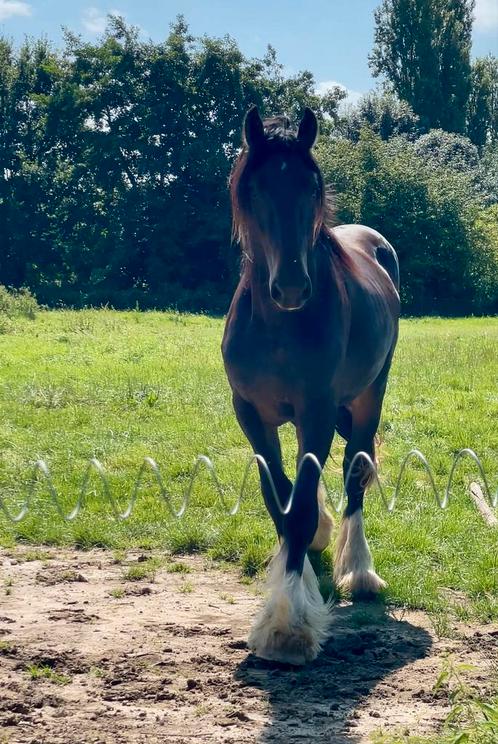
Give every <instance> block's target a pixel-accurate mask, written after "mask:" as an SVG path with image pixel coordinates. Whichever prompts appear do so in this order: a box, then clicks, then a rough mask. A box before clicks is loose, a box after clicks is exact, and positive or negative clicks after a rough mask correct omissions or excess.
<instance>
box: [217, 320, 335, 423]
mask: <svg viewBox="0 0 498 744" xmlns="http://www.w3.org/2000/svg"><path fill="white" fill-rule="evenodd" d="M324 353H325V350H324V349H323V348H321V347H320V345H319V344H317V343H315V344H313V343H310V342H309V340H308V341H307V342H306V341H303V342H301V343H298V342H296V341H294V340H292V341H289V340H286V339H279V338H278V337H266V336H261V335H260V336H259V337H256V336H253V335H251V334H248V335H246V336H245V337H242V338H236V339H235V338H234V339H233V340H232V341H231V342H229V343H228V344H227V346H226V348H225V349H224V356H225V366H226V368H227V373H228V377H229V380H230V383H231V384H232V387H234V388H235V389H236V390H237V392H238V393H239V394H240V395H242V396H243V397H244V398H245V399H247V400H256V399H258V400H259V401H260V400H261V399H264V400H265V402H266V404H267V405H268V404H273V405H275V406H276V407H277V408H278V409H280V408H281V407H282V404H287V403H289V404H294V403H296V402H297V400H298V399H302V398H306V397H307V396H308V395H311V394H312V393H313V392H315V393H316V392H317V390H318V389H319V388H320V387H323V388H325V387H327V386H329V385H330V376H331V375H330V373H331V365H330V364H329V365H324V364H323V359H324Z"/></svg>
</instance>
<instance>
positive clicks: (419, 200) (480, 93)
mask: <svg viewBox="0 0 498 744" xmlns="http://www.w3.org/2000/svg"><path fill="white" fill-rule="evenodd" d="M424 7H427V8H429V7H430V8H431V12H433V13H434V14H435V13H436V11H437V12H440V13H441V16H440V21H439V25H438V24H437V23H435V22H434V29H435V31H434V33H433V38H432V45H433V47H434V55H436V57H437V59H438V60H439V63H438V65H426V66H425V67H424V70H422V69H421V63H422V61H423V60H425V57H424V55H425V54H426V51H427V49H426V46H425V47H424V46H421V47H420V48H419V46H417V44H418V43H419V42H418V41H417V38H418V36H417V34H419V35H420V34H421V33H422V32H424V33H425V31H424V29H422V28H420V27H419V24H420V18H421V17H422V16H423V18H424V19H425V16H424V15H423V14H422V16H420V13H421V12H422V10H423V9H424ZM471 7H472V3H471V2H469V1H466V2H464V1H461V2H456V0H444V1H443V0H385V1H384V2H383V3H382V5H381V6H380V8H379V9H378V11H377V13H376V17H375V22H376V41H375V47H374V50H373V52H372V55H371V65H372V69H373V71H374V73H375V74H379V75H382V76H383V77H384V78H385V80H384V83H383V85H382V86H381V87H380V88H379V89H378V90H377V91H375V92H372V93H370V94H368V95H366V96H364V97H363V99H362V100H361V101H360V103H359V104H358V105H357V106H354V107H351V106H350V107H344V104H343V103H341V101H342V100H343V98H344V97H345V93H344V91H343V90H342V89H341V88H340V87H334V88H332V89H331V90H329V91H328V92H327V93H326V94H325V95H318V94H317V92H316V83H315V80H314V78H313V75H312V74H311V73H310V72H308V71H304V72H301V73H299V74H297V75H291V76H289V75H286V74H285V73H284V71H283V67H282V65H280V63H279V62H278V59H277V55H276V52H275V50H274V49H273V48H272V47H269V48H268V51H267V53H266V55H265V56H264V58H263V59H248V58H246V57H245V56H244V55H243V54H242V53H241V51H240V49H239V48H238V46H237V44H236V42H235V41H234V40H233V39H231V38H228V37H225V38H222V39H216V38H208V37H202V38H194V37H193V36H192V35H191V34H190V32H189V29H188V27H187V24H186V23H185V21H184V19H183V18H178V19H177V20H176V22H175V23H174V24H173V25H172V28H171V32H170V34H169V35H168V37H167V38H166V39H165V41H163V42H160V43H153V42H152V41H147V40H144V39H142V38H141V37H140V34H139V33H138V31H137V30H136V29H134V28H133V27H130V26H128V25H127V24H126V23H125V22H124V20H123V19H121V18H119V17H110V19H109V25H108V28H107V31H106V33H105V34H104V36H103V37H102V39H100V40H99V41H98V43H90V42H87V41H84V40H83V39H81V38H80V37H79V36H76V35H74V34H72V33H70V32H66V35H65V46H64V49H63V50H57V49H54V48H53V47H52V45H51V44H50V43H48V42H47V41H46V40H43V39H40V40H32V41H31V40H30V41H26V42H25V43H24V44H23V45H21V46H20V47H19V48H16V47H15V46H14V45H13V44H12V43H11V42H10V41H9V40H8V39H6V38H2V39H0V163H1V164H2V167H1V168H0V284H4V285H7V286H13V287H21V286H26V287H29V288H30V289H31V290H32V291H33V292H34V293H35V294H36V296H37V297H38V299H39V300H40V301H41V302H43V303H46V304H49V305H51V306H56V305H58V304H69V305H73V306H82V305H87V304H93V305H100V304H105V303H109V304H111V305H113V306H115V307H122V308H124V307H134V306H136V305H137V304H138V305H139V306H140V307H178V308H180V309H192V310H206V311H213V312H223V311H225V310H226V308H227V304H228V301H229V298H230V296H231V292H232V289H233V286H234V283H235V281H236V277H237V273H238V251H237V250H236V249H235V248H231V246H230V207H229V202H228V194H227V179H228V176H229V173H230V169H231V165H232V163H233V160H234V157H235V156H236V153H237V150H238V147H239V146H240V130H241V123H242V119H243V115H244V113H245V111H246V110H247V108H248V107H249V105H250V104H253V103H256V104H257V105H258V106H259V107H260V110H261V111H262V112H263V113H265V114H266V115H271V114H274V113H278V112H285V113H287V114H288V115H289V117H290V118H291V119H292V120H297V119H298V117H299V116H300V114H301V112H302V110H303V108H304V107H305V106H310V107H311V108H313V109H314V110H315V111H316V112H317V115H318V117H319V119H320V122H321V135H320V140H319V143H318V147H317V155H318V158H319V160H320V164H321V166H322V169H323V172H324V175H325V177H326V180H327V182H328V183H329V184H330V185H331V187H332V189H333V191H334V193H335V200H336V205H337V215H338V220H344V221H361V222H365V223H366V224H370V225H371V226H372V227H376V228H377V229H380V230H381V231H382V232H383V233H384V234H385V235H386V236H387V237H388V238H389V239H390V240H391V241H392V242H393V244H394V245H395V246H396V248H397V249H398V251H399V253H400V257H401V264H402V274H403V300H404V306H405V310H406V311H407V312H412V313H427V312H447V313H463V312H471V311H472V312H495V311H496V310H497V309H498V278H497V277H498V270H497V269H498V207H497V205H498V157H497V148H496V141H497V138H498V114H497V110H498V105H497V101H498V66H497V61H496V59H494V58H492V57H488V58H485V59H482V60H475V61H474V62H473V63H471V62H470V30H469V29H471V24H472V17H471ZM414 9H418V10H417V12H418V13H419V15H417V14H416V13H415V12H413V11H414ZM408 11H410V12H408ZM443 11H444V12H443ZM450 11H451V12H452V13H453V15H451V13H450ZM463 11H465V12H463ZM448 13H450V15H448ZM396 14H398V20H397V21H396V22H395V20H396ZM403 14H404V15H403ZM435 17H436V16H435V15H434V16H433V17H432V19H433V21H434V18H435ZM403 19H404V20H403ZM410 19H411V21H410ZM417 19H418V20H417ZM410 22H411V23H412V27H411V29H410V27H409V23H410ZM424 22H425V21H424ZM436 31H437V33H436ZM397 34H398V36H397ZM399 34H403V38H404V40H405V41H404V43H398V41H399V38H398V37H399ZM407 39H411V40H412V42H413V45H414V46H413V48H410V47H409V46H408V45H407V43H406V40H407ZM423 43H424V44H425V45H426V44H427V41H426V40H425V41H424V42H423ZM420 44H422V42H420ZM438 45H439V46H438ZM403 55H406V58H405V57H404V56H403ZM417 55H418V57H417ZM452 55H453V56H452ZM407 59H409V60H411V62H412V63H413V67H412V68H411V71H410V70H408V71H407V70H406V69H405V68H406V64H407ZM443 62H444V64H443ZM444 65H446V67H447V69H446V68H445V67H444ZM400 70H403V75H402V76H401V77H400V76H399V75H398V77H397V74H398V73H399V71H400ZM430 74H432V75H433V76H434V75H435V74H437V75H439V82H438V83H437V85H436V83H434V84H432V85H431V84H430V81H429V79H428V78H427V76H429V75H430ZM424 75H425V76H426V78H427V79H426V78H424V79H422V77H423V76H424ZM459 75H460V77H459ZM410 76H411V77H410ZM398 78H399V79H398ZM401 78H402V79H401ZM462 80H465V84H463V83H462ZM427 96H430V101H428V100H426V99H427ZM462 112H463V113H462Z"/></svg>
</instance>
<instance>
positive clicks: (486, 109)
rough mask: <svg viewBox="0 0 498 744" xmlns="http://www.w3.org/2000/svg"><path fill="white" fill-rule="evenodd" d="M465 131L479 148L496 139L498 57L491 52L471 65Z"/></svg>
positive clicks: (497, 120)
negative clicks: (470, 84) (470, 83)
mask: <svg viewBox="0 0 498 744" xmlns="http://www.w3.org/2000/svg"><path fill="white" fill-rule="evenodd" d="M467 133H468V136H469V137H470V139H471V140H472V142H474V143H475V144H476V145H477V147H479V148H483V147H484V146H485V145H486V143H488V142H496V141H497V140H498V59H497V58H496V57H493V56H492V55H491V54H490V55H488V56H487V57H484V58H481V59H476V60H475V62H474V63H473V65H472V86H471V93H470V97H469V103H468V123H467Z"/></svg>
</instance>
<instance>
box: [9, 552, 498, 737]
mask: <svg viewBox="0 0 498 744" xmlns="http://www.w3.org/2000/svg"><path fill="white" fill-rule="evenodd" d="M41 550H43V554H42V555H40V552H39V551H38V552H37V553H35V554H33V549H32V548H31V549H29V550H28V549H27V548H26V549H21V548H19V549H16V550H14V551H7V550H3V551H0V565H1V567H2V568H1V580H0V592H1V594H0V732H1V734H0V741H1V742H9V743H12V744H13V743H14V742H31V744H35V742H50V744H58V743H62V742H64V744H76V743H77V742H78V743H79V742H81V743H82V744H83V743H84V744H88V743H90V742H113V743H114V742H144V743H145V742H147V744H149V743H150V744H154V743H155V742H173V743H174V744H180V743H184V744H187V743H188V744H190V743H191V742H195V741H199V742H227V743H228V742H234V743H235V742H237V743H238V744H239V743H242V744H246V743H248V742H285V743H287V742H311V741H313V742H314V743H315V742H329V743H330V742H334V743H335V744H346V743H348V744H353V743H354V744H356V743H358V742H368V741H370V737H371V735H372V733H373V732H375V731H378V730H384V731H394V730H396V729H402V730H403V729H409V730H410V731H411V732H413V733H420V734H422V733H428V732H431V731H434V730H437V728H438V727H439V726H440V725H441V722H442V721H443V720H444V718H445V715H446V714H447V711H448V696H447V692H445V691H441V692H439V693H437V694H435V693H434V692H433V685H434V682H435V680H436V678H437V676H438V674H439V672H440V670H441V668H442V665H443V663H444V658H445V656H446V655H447V654H452V655H453V656H454V658H455V660H456V661H457V662H459V661H464V662H466V663H470V664H473V665H474V666H475V668H476V672H475V673H474V675H473V683H474V684H475V685H476V686H479V687H480V689H481V691H485V690H486V687H487V685H488V680H489V679H490V674H491V672H492V667H493V665H496V663H497V661H498V658H497V656H498V654H497V647H498V626H489V625H488V626H483V627H482V628H478V627H469V626H466V627H464V626H462V627H460V628H458V629H456V631H455V633H454V634H453V636H452V638H451V639H448V638H445V639H438V638H437V637H436V636H435V634H434V631H433V629H432V627H431V623H430V622H429V620H428V618H427V617H426V616H425V615H423V614H422V613H414V612H407V613H405V614H403V613H402V612H401V611H396V612H394V613H393V612H391V613H390V612H387V611H385V610H383V609H382V608H381V607H378V606H377V608H376V609H374V610H371V609H367V608H366V607H365V606H361V605H354V606H352V605H346V604H345V605H341V606H337V607H335V608H334V609H333V611H332V619H333V629H332V634H331V639H330V641H329V643H328V644H327V646H326V648H325V650H324V652H323V653H322V655H321V656H320V658H319V659H317V661H315V662H314V663H313V664H310V665H309V666H308V667H306V668H299V669H298V668H292V667H284V666H279V665H277V664H273V663H270V662H265V661H262V660H260V659H256V658H255V657H253V656H252V655H250V654H248V651H247V649H246V646H245V638H246V636H247V632H248V629H249V626H250V623H251V620H252V618H253V617H254V615H255V613H256V611H257V609H258V607H259V605H260V603H261V595H260V592H258V591H257V587H256V586H255V585H252V586H247V585H244V584H243V583H241V582H240V580H239V577H238V575H237V574H236V572H235V571H232V570H228V569H226V568H223V570H221V569H220V568H216V567H215V566H214V565H213V564H210V563H209V562H208V561H206V560H205V559H202V558H196V557H194V558H193V557H188V558H182V563H184V564H187V565H188V566H189V567H190V570H191V572H190V573H187V574H181V573H174V572H172V563H169V564H166V565H163V566H162V567H160V568H159V569H158V570H157V573H156V575H155V577H154V580H153V581H151V580H150V577H149V578H148V579H145V580H142V581H127V580H125V579H124V574H125V572H126V571H127V570H128V569H129V566H130V565H133V564H137V565H138V564H139V563H140V562H141V561H143V559H144V556H142V555H140V554H139V553H132V552H130V553H128V554H127V556H126V561H125V564H123V563H122V562H121V563H116V562H115V561H113V555H112V553H109V552H105V551H92V552H75V551H69V550H64V551H61V550H57V551H56V550H51V549H48V550H47V549H45V548H43V549H40V551H41ZM33 558H37V559H35V560H33ZM43 670H44V671H43ZM37 674H42V675H46V676H37ZM2 737H3V738H2Z"/></svg>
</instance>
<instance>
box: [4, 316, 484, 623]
mask: <svg viewBox="0 0 498 744" xmlns="http://www.w3.org/2000/svg"><path fill="white" fill-rule="evenodd" d="M222 328H223V322H222V321H221V320H216V319H212V318H207V317H201V316H183V315H179V314H174V313H140V312H122V313H118V312H114V311H109V310H100V311H80V312H72V311H57V312H55V311H54V312H40V313H39V314H38V315H37V316H36V318H35V319H34V320H28V319H25V318H18V319H16V320H15V325H14V327H13V330H12V331H11V332H9V333H8V334H6V335H3V336H2V337H1V344H2V347H1V348H2V364H1V365H0V406H1V410H2V417H1V420H0V489H1V494H2V496H3V497H4V498H5V499H6V501H7V503H8V504H9V505H10V507H11V508H12V509H14V508H15V506H16V505H19V504H20V503H21V501H22V499H23V497H24V494H25V493H26V487H27V484H28V481H29V477H30V467H29V464H30V463H32V462H33V461H34V460H35V459H37V458H44V459H45V460H46V461H47V463H48V464H49V466H50V469H51V472H52V475H53V479H54V482H55V485H56V487H57V490H58V492H59V494H60V496H61V499H62V501H63V504H64V506H65V508H66V509H67V511H69V510H70V507H71V505H72V504H73V503H74V501H75V499H76V495H77V493H78V491H79V487H80V484H81V481H82V477H83V473H84V470H85V463H86V461H87V459H88V458H90V457H97V458H98V459H99V460H100V461H101V462H102V463H103V464H104V466H105V468H106V471H107V473H108V475H109V480H110V484H111V486H112V489H113V493H114V494H115V496H116V499H117V501H118V503H119V505H120V506H121V508H124V505H125V503H126V502H127V499H128V498H129V496H130V494H131V491H132V488H133V484H134V481H135V478H136V475H137V472H138V468H139V466H140V464H141V462H142V460H143V458H144V457H145V456H146V455H150V456H152V457H153V458H154V459H155V460H156V461H157V462H158V464H159V466H160V468H161V472H162V475H163V479H164V482H165V484H166V487H167V490H168V492H169V494H170V495H171V499H172V501H173V503H174V504H175V506H176V507H178V506H179V504H180V503H181V499H182V495H183V493H184V490H185V488H186V487H187V484H188V481H189V475H190V473H191V470H192V465H193V462H194V459H195V457H196V455H197V454H199V453H204V454H206V455H208V456H209V457H211V458H212V459H213V461H214V462H215V464H216V470H217V473H218V477H219V479H220V481H221V483H222V484H223V491H224V496H225V499H226V501H227V503H229V504H232V503H233V502H234V501H235V499H236V497H237V493H238V489H239V487H240V484H241V480H242V475H243V471H244V467H245V464H246V462H247V459H248V457H249V453H250V449H249V446H248V444H247V442H246V440H245V437H244V436H243V434H242V432H241V431H240V429H239V427H238V425H237V423H236V421H235V416H234V414H233V411H232V407H231V402H230V392H229V387H228V384H227V382H226V379H225V375H224V372H223V367H222V362H221V357H220V351H219V346H220V340H221V334H222ZM497 350H498V320H497V319H467V320H440V319H422V320H405V321H403V323H402V327H401V337H400V343H399V348H398V351H397V354H396V357H395V362H394V367H393V370H392V374H391V377H390V384H389V387H388V392H387V397H386V402H385V407H384V414H383V420H382V423H381V427H380V439H381V445H380V448H379V456H380V462H381V474H382V479H383V481H384V482H385V483H386V484H388V485H389V486H392V485H393V484H394V482H395V478H396V474H397V469H398V466H399V463H400V460H401V458H402V457H403V456H404V455H405V454H406V452H407V451H408V450H409V449H410V448H412V447H418V448H419V449H421V450H422V451H423V452H424V453H425V454H426V456H427V457H428V459H429V461H430V463H431V465H432V467H433V470H434V474H435V478H436V482H437V485H438V487H439V488H440V489H442V488H443V487H444V485H445V483H446V481H447V476H448V471H449V468H450V465H451V462H452V457H453V454H454V453H455V452H457V451H458V450H459V449H460V448H462V447H466V446H470V447H472V448H473V449H475V450H476V451H477V453H478V454H479V456H480V457H481V459H482V462H483V464H484V467H485V468H486V471H487V473H488V476H489V480H490V483H491V484H492V485H493V486H494V488H495V489H496V487H497V485H498V427H497V426H496V421H497V416H498V387H497V380H498V353H497ZM282 436H283V445H284V452H285V459H286V463H287V466H288V469H289V471H290V472H292V471H293V462H294V458H295V453H296V443H295V436H294V432H293V429H292V427H291V426H286V427H284V428H283V430H282ZM342 447H343V443H342V442H341V440H340V439H339V437H337V440H336V442H335V443H334V447H333V453H332V457H331V459H330V461H329V463H328V465H327V468H326V475H327V479H328V483H329V485H330V486H331V487H332V489H333V490H334V491H335V492H336V493H338V492H339V489H340V488H341V482H340V463H341V451H342ZM471 476H472V477H475V476H476V469H475V467H474V466H473V465H472V464H471V463H470V462H467V463H462V466H461V468H460V469H459V471H458V477H457V478H456V480H455V488H454V489H453V493H452V503H451V506H450V508H449V510H448V511H446V512H442V511H440V510H439V509H438V508H437V507H436V506H435V504H434V500H433V496H432V493H431V491H430V489H429V488H428V484H427V479H426V477H425V475H424V472H423V470H422V468H421V466H420V465H418V464H417V463H414V464H413V466H411V467H410V468H409V470H408V471H407V474H406V478H405V479H404V483H403V488H402V493H401V497H400V499H399V502H398V504H397V507H396V510H395V512H394V514H392V515H390V514H388V513H386V511H385V509H384V508H383V507H382V505H381V502H380V498H379V494H378V493H377V492H376V491H375V490H371V491H370V492H369V495H368V496H367V501H366V529H367V534H368V537H369V540H370V544H371V548H372V551H373V554H374V558H375V561H376V566H377V569H378V571H379V573H380V574H381V575H382V576H383V577H384V578H385V579H386V580H387V581H388V583H389V589H388V593H387V598H388V601H390V602H392V603H394V604H396V605H403V606H408V607H422V608H425V609H426V610H428V611H429V612H430V613H431V614H432V616H433V617H434V622H435V623H436V624H439V625H440V626H441V627H443V626H444V618H445V616H446V613H447V611H448V610H449V609H450V610H451V611H452V612H454V613H455V614H456V615H457V616H458V617H459V618H461V619H463V620H469V619H472V618H479V619H481V620H491V619H497V618H498V532H497V531H496V530H494V531H493V530H491V529H490V528H489V527H487V526H486V524H485V523H484V521H483V520H482V518H481V517H480V516H479V515H478V514H477V512H476V509H475V508H474V506H473V505H472V504H471V502H470V500H469V497H468V492H467V487H466V486H467V483H468V480H469V478H470V477H471ZM249 485H250V488H249V491H248V493H247V496H246V498H245V501H244V503H243V505H242V509H241V513H240V514H239V515H238V516H236V517H234V518H231V519H229V518H226V517H224V516H223V515H222V510H221V508H220V506H219V503H218V499H217V496H216V491H215V489H214V488H213V485H212V483H211V481H210V479H209V476H208V474H207V473H205V472H203V474H202V475H201V477H200V478H199V480H198V481H197V484H196V486H195V488H194V492H193V496H192V502H191V504H190V506H189V508H188V511H187V515H186V516H185V518H184V519H182V520H179V521H177V520H174V519H173V518H172V517H171V516H170V515H169V512H168V510H167V508H166V506H165V505H164V504H163V503H162V502H161V500H160V498H159V497H158V488H157V485H156V484H155V482H154V480H153V478H152V476H151V475H150V474H149V475H147V476H146V478H145V480H144V482H143V486H142V488H141V490H140V492H139V498H138V503H137V505H136V508H135V510H134V512H133V515H132V517H131V519H129V520H127V521H125V522H119V523H118V522H115V521H114V519H113V518H112V514H111V510H110V508H109V506H108V505H107V504H106V503H105V501H104V499H103V496H102V489H101V485H100V483H99V480H98V478H97V476H96V475H92V476H91V480H90V488H89V491H88V496H87V504H86V507H85V510H84V512H83V514H82V515H81V516H80V517H78V518H77V519H76V521H75V522H73V523H71V524H68V523H64V522H63V521H62V520H61V519H60V518H59V516H58V515H57V513H56V511H55V509H54V507H53V505H52V504H51V502H50V499H49V496H48V493H47V489H46V488H45V487H44V486H42V485H40V487H39V489H38V490H37V492H36V496H35V498H34V502H33V505H32V510H31V511H30V514H29V515H28V516H27V517H26V518H25V519H24V520H23V521H22V522H20V523H19V524H18V525H16V526H13V525H11V524H9V523H8V522H7V521H6V519H5V518H4V517H2V516H0V542H1V543H2V544H4V545H7V546H9V545H13V544H15V543H16V542H17V541H21V542H27V543H31V544H33V545H38V544H42V543H45V544H54V545H59V544H73V545H76V546H79V547H81V548H90V547H92V546H105V547H110V548H113V549H114V550H117V551H122V550H124V549H127V548H130V547H142V548H148V547H160V548H164V549H167V550H170V551H172V552H173V553H179V554H181V553H182V552H191V551H208V552H209V554H210V555H211V556H212V557H213V558H215V559H219V560H224V561H231V562H235V563H237V564H239V565H240V566H241V567H242V570H243V572H244V573H245V574H247V575H254V574H255V573H257V572H258V571H259V570H260V569H261V568H262V567H263V566H264V565H265V561H266V559H267V557H268V554H269V552H270V550H271V549H272V547H273V545H274V541H275V539H274V534H273V530H272V527H271V525H270V520H269V518H268V516H267V514H266V510H265V508H264V506H263V502H262V498H261V496H260V493H259V485H258V478H257V473H256V472H254V473H253V474H252V476H251V479H250V484H249Z"/></svg>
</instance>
